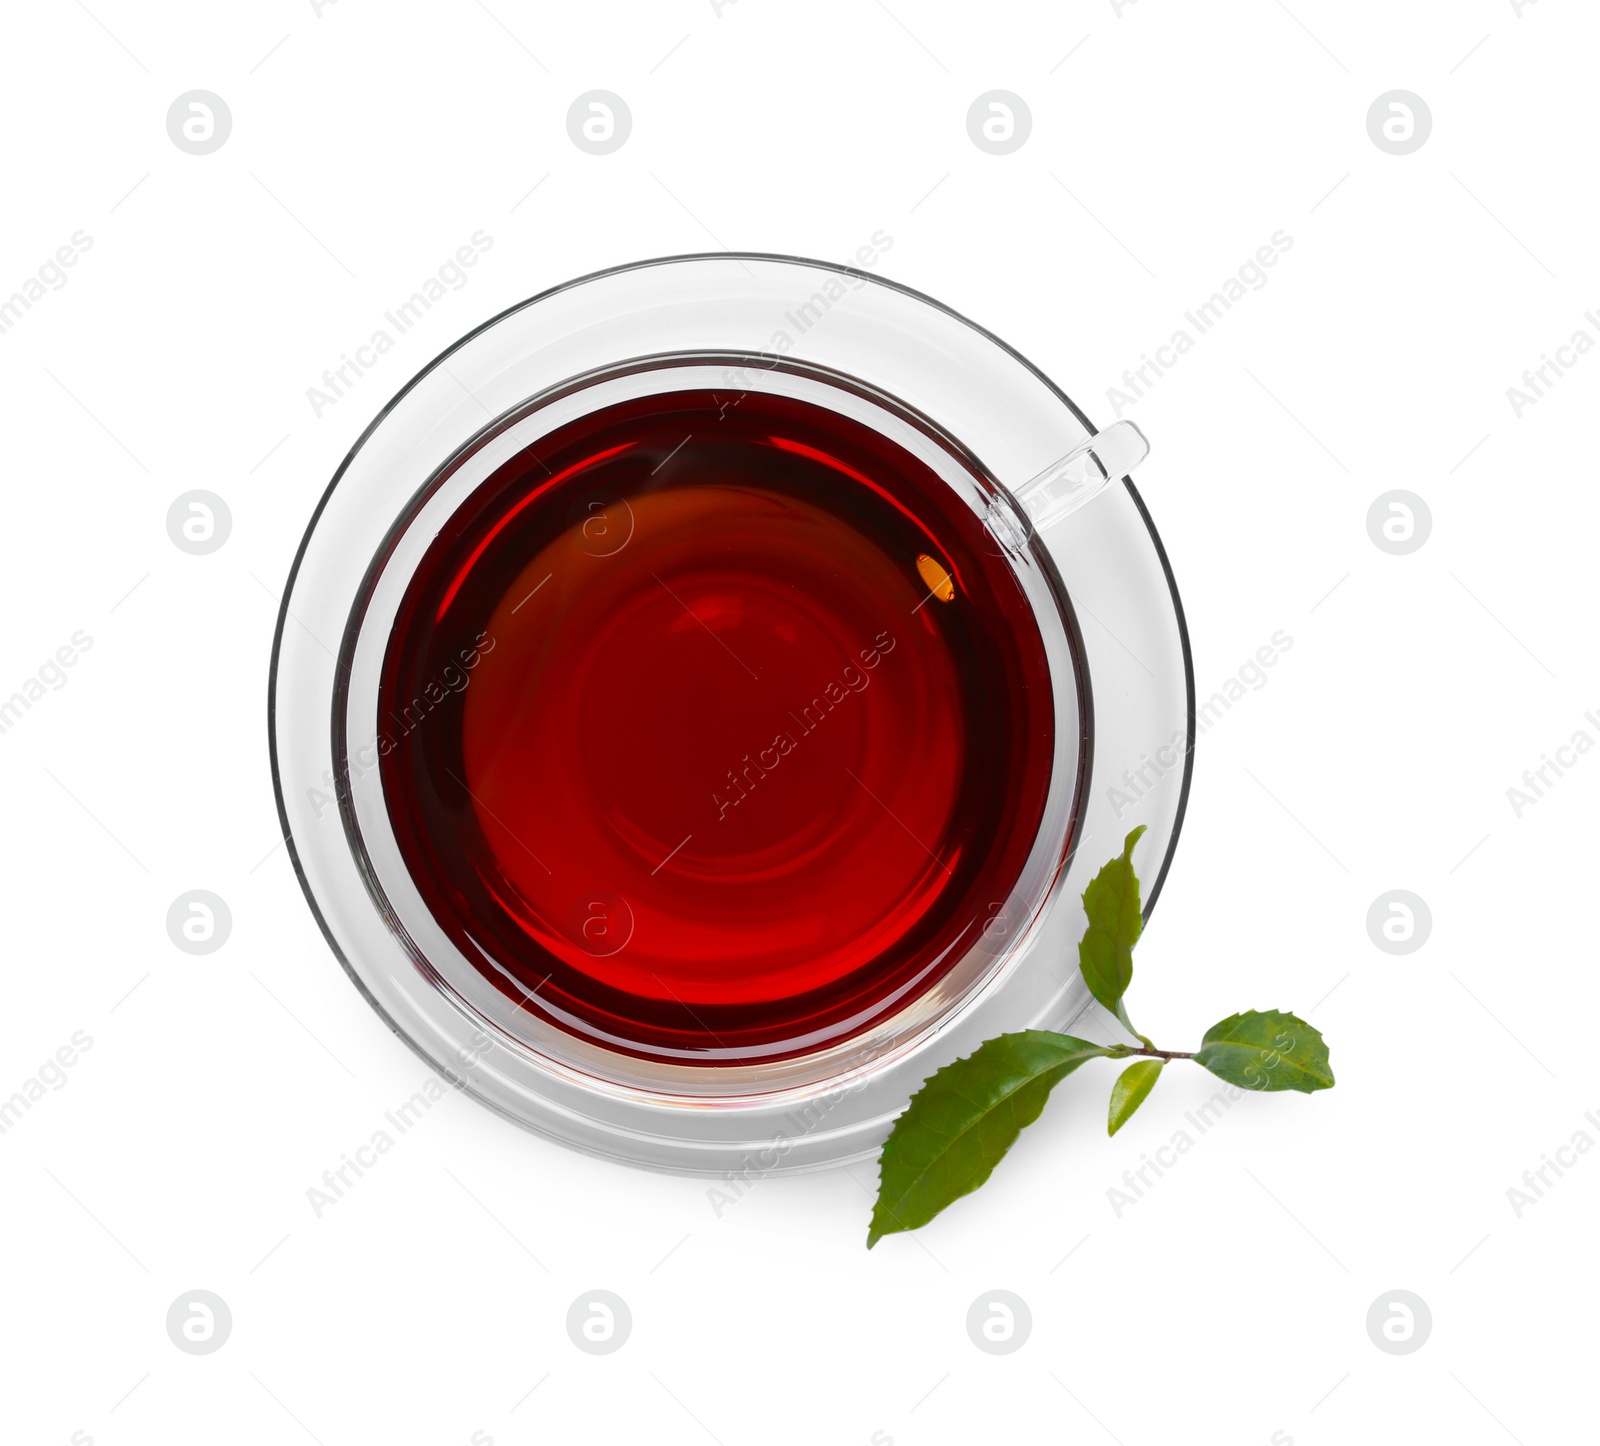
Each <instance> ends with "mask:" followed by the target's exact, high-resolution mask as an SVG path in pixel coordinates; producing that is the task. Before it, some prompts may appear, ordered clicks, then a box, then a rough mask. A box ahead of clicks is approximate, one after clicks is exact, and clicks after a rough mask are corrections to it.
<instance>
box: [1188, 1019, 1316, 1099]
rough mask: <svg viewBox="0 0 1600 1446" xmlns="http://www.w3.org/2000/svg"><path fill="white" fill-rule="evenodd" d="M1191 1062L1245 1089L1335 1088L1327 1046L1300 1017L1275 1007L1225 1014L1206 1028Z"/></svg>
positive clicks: (1303, 1092)
mask: <svg viewBox="0 0 1600 1446" xmlns="http://www.w3.org/2000/svg"><path fill="white" fill-rule="evenodd" d="M1195 1062H1196V1063H1198V1064H1203V1065H1204V1066H1205V1067H1206V1068H1207V1069H1208V1070H1210V1071H1211V1073H1212V1074H1214V1075H1216V1076H1217V1078H1218V1079H1225V1080H1227V1082H1228V1083H1229V1084H1231V1085H1238V1086H1239V1088H1240V1089H1246V1090H1299V1091H1300V1092H1301V1093H1302V1094H1310V1093H1311V1092H1312V1091H1313V1090H1326V1089H1332V1088H1333V1070H1332V1069H1331V1068H1330V1067H1329V1065H1328V1046H1327V1045H1326V1044H1325V1043H1324V1042H1323V1039H1322V1036H1321V1035H1320V1034H1318V1033H1317V1031H1316V1030H1314V1029H1313V1028H1312V1027H1311V1026H1310V1025H1309V1024H1307V1023H1306V1022H1305V1020H1303V1019H1297V1018H1296V1017H1295V1016H1294V1015H1292V1014H1284V1013H1282V1012H1281V1011H1279V1010H1276V1009H1268V1010H1256V1009H1251V1010H1247V1011H1246V1012H1245V1013H1243V1014H1233V1015H1229V1017H1228V1018H1227V1019H1224V1020H1223V1021H1222V1022H1221V1023H1220V1024H1214V1025H1212V1026H1211V1028H1210V1029H1208V1030H1207V1031H1206V1037H1205V1039H1204V1040H1202V1041H1201V1044H1200V1048H1199V1050H1197V1051H1196V1053H1195Z"/></svg>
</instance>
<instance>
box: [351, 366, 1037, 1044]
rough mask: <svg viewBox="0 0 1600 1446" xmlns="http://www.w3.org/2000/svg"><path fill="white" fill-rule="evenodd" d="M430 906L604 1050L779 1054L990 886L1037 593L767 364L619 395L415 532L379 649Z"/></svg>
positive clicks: (815, 1036) (817, 1038)
mask: <svg viewBox="0 0 1600 1446" xmlns="http://www.w3.org/2000/svg"><path fill="white" fill-rule="evenodd" d="M380 713H381V715H382V722H381V723H380V727H381V728H382V729H383V730H384V731H385V732H386V733H387V734H388V736H389V737H390V738H392V739H393V740H394V742H395V746H394V747H393V748H392V749H391V750H390V751H389V752H388V753H387V755H386V756H385V757H384V758H383V760H382V764H381V768H382V781H383V786H384V794H385V798H386V800H387V806H388V810H389V816H390V819H391V821H392V824H393V827H394V830H395V834H396V837H397V840H398V843H399V846H400V849H401V852H402V854H403V856H404V858H405V860H406V864H407V867H408V869H409V870H410V873H411V875H412V877H413V879H414V880H415V882H416V885H417V887H418V889H419V891H420V892H421V894H422V896H423V898H424V900H425V901H426V902H427V905H428V907H429V909H430V911H431V912H432V914H433V915H434V917H435V919H436V920H437V921H438V923H439V924H440V926H441V927H442V928H443V929H444V930H445V932H446V933H447V934H448V935H449V936H450V938H451V939H452V941H453V942H454V943H455V945H456V946H457V947H458V948H459V949H460V950H461V952H462V953H463V955H464V956H465V957H466V958H467V959H468V960H469V961H471V962H472V964H473V965H474V967H476V968H478V969H479V970H481V972H482V973H483V974H484V976H485V977H486V978H487V979H489V980H490V981H491V982H493V983H494V984H495V986H496V987H497V988H499V989H501V990H502V991H503V992H504V993H505V994H506V995H508V996H509V997H510V998H511V999H513V1000H515V1001H516V1002H517V1003H518V1004H520V1005H522V1006H524V1007H526V1008H527V1009H529V1010H531V1011H533V1012H534V1013H536V1014H539V1015H541V1016H543V1017H544V1018H546V1019H548V1020H550V1021H552V1022H554V1023H555V1024H557V1025H559V1026H560V1027H562V1028H563V1029H565V1030H567V1031H570V1032H572V1033H575V1034H578V1035H581V1036H584V1037H586V1038H589V1039H591V1040H593V1041H596V1042H599V1043H602V1044H604V1045H607V1046H609V1047H611V1048H613V1049H618V1050H622V1051H624V1052H627V1053H630V1054H634V1055H640V1056H645V1057H650V1058H658V1059H666V1060H672V1061H676V1062H679V1063H697V1064H706V1065H720V1064H732V1063H749V1062H752V1061H756V1060H766V1059H774V1058H782V1057H785V1056H789V1055H793V1054H796V1053H800V1052H804V1051H808V1050H812V1049H815V1048H818V1047H821V1046H824V1045H827V1044H831V1043H836V1042H838V1041H840V1040H843V1039H847V1038H849V1037H851V1036H852V1035H855V1034H859V1033H861V1032H862V1031H864V1030H867V1029H869V1028H870V1027H872V1026H873V1025H874V1024H876V1023H878V1022H880V1021H881V1020H882V1019H883V1018H884V1017H886V1016H887V1015H889V1014H891V1013H893V1012H895V1011H897V1010H898V1009H900V1008H902V1007H904V1006H905V1005H906V1004H907V1003H908V1002H909V1001H910V1000H911V999H913V998H915V997H916V996H917V995H919V994H920V993H922V992H923V991H925V990H927V989H928V988H930V987H931V986H932V985H934V984H935V983H936V982H937V981H938V980H939V979H940V978H942V977H943V975H944V974H945V973H946V972H947V971H948V970H949V969H950V968H951V967H952V966H953V965H954V964H955V963H956V962H957V961H958V960H959V959H960V958H961V957H962V956H963V955H964V954H965V953H966V952H967V950H968V949H970V948H971V947H972V946H973V945H974V944H975V943H976V942H977V940H978V938H979V936H980V934H981V932H982V930H983V928H984V925H985V922H986V920H987V919H988V917H989V916H990V915H991V914H992V913H993V912H994V911H995V909H996V908H997V907H998V906H999V905H1000V904H1001V903H1002V902H1003V901H1004V900H1005V899H1006V898H1007V897H1008V896H1009V894H1010V893H1011V891H1012V888H1013V886H1014V885H1015V883H1016V880H1017V878H1018V875H1019V874H1020V872H1021V870H1022V867H1023V864H1024V862H1025V860H1026V858H1027V856H1028V854H1029V851H1030V849H1031V847H1032V844H1033V840H1034V836H1035V834H1036V832H1037V830H1038V827H1039V822H1040V818H1041V815H1042V813H1043V809H1044V803H1045V798H1046V794H1047V793H1048V790H1049V786H1050V777H1051V759H1052V754H1053V749H1054V728H1055V723H1054V717H1053V710H1052V704H1051V680H1050V672H1049V666H1048V663H1047V660H1046V654H1045V647H1044V643H1043V640H1042V638H1041V636H1040V633H1039V629H1038V626H1037V623H1036V622H1035V620H1034V617H1033V613H1032V610H1031V609H1030V607H1029V604H1028V601H1027V599H1026V598H1025V596H1024V594H1023V592H1022V589H1021V587H1020V585H1019V583H1018V581H1017V579H1016V577H1015V575H1014V574H1013V573H1012V572H1011V570H1010V568H1009V566H1008V564H1007V563H1006V561H1005V559H1004V557H1003V556H1002V555H1001V552H1000V549H999V548H998V547H997V546H996V544H995V542H994V540H993V538H992V537H991V536H990V535H989V534H988V533H987V532H986V531H985V529H984V528H983V526H982V523H981V521H980V519H979V518H978V517H977V516H976V515H975V514H974V513H973V512H972V510H971V509H970V507H968V506H967V505H966V504H965V503H964V502H963V501H962V500H961V499H960V498H959V497H958V496H957V495H956V494H955V493H954V492H952V491H951V490H950V488H949V487H947V486H946V485H945V484H944V483H943V482H941V481H940V480H939V478H938V477H937V475H936V474H935V473H934V472H933V471H932V470H931V469H930V468H928V467H927V466H926V465H925V464H924V463H922V462H921V461H919V460H918V459H916V458H915V457H913V456H912V455H911V454H910V453H909V452H907V451H906V450H905V449H903V448H902V447H901V446H899V444H898V443H896V442H894V441H892V440H890V439H889V438H887V437H885V436H883V435H881V434H880V433H878V432H877V431H875V430H873V429H872V428H869V427H867V426H864V425H862V424H860V423H858V422H855V421H852V420H850V419H847V418H845V417H843V416H841V415H838V414H836V413H834V412H832V411H829V410H827V409H825V408H822V407H819V406H816V405H813V404H811V403H806V402H800V401H797V400H793V399H790V398H786V397H778V396H773V395H769V394H763V393H756V392H752V393H747V394H744V395H742V396H739V395H738V394H733V393H721V394H714V393H711V392H703V391H692V392H691V391H682V392H675V393H670V394H663V395H657V396H650V397H645V398H642V399H638V400H634V401H630V402H626V403H622V404H618V405H614V406H611V407H609V408H607V409H604V410H602V411H599V412H596V413H594V414H591V415H589V416H587V417H584V418H582V419H580V420H579V421H576V422H573V423H571V424H569V425H567V426H565V427H563V428H561V429H560V430H558V431H556V432H554V433H552V434H551V435H549V436H548V437H546V438H544V439H542V440H541V441H540V442H539V443H538V444H537V446H536V448H535V449H531V450H528V451H524V452H522V453H520V454H519V455H518V456H516V457H515V458H514V459H513V460H511V461H510V462H508V463H506V464H505V465H504V466H502V467H501V468H500V469H499V470H498V471H497V472H495V473H494V474H493V475H492V476H491V477H490V478H489V479H488V480H487V481H486V482H484V483H483V484H482V485H481V486H480V487H479V488H478V489H477V490H476V491H475V492H474V493H473V495H472V496H471V498H470V499H469V500H468V501H467V502H466V503H465V504H464V505H463V507H462V508H461V509H460V510H459V511H458V512H457V513H456V515H455V516H454V517H452V518H451V520H450V521H449V523H448V524H447V525H446V526H445V528H444V529H443V530H442V531H441V532H440V534H439V535H438V537H437V538H436V539H435V540H434V542H433V543H432V544H431V546H430V547H429V549H428V551H427V553H426V556H425V557H424V559H423V561H422V563H421V565H420V566H419V568H418V570H417V572H416V574H415V576H414V578H413V580H412V582H411V583H410V585H409V588H408V591H407V593H406V596H405V599H404V601H403V604H402V606H401V609H400V612H399V615H398V617H397V619H396V622H395V627H394V631H393V634H392V636H391V638H390V641H389V645H388V650H387V653H386V656H385V660H384V666H383V673H382V681H381V686H380Z"/></svg>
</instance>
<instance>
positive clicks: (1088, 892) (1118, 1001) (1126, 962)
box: [1078, 824, 1144, 1029]
mask: <svg viewBox="0 0 1600 1446" xmlns="http://www.w3.org/2000/svg"><path fill="white" fill-rule="evenodd" d="M1143 832H1144V825H1143V824H1140V825H1139V827H1138V828H1136V829H1134V831H1133V832H1132V833H1130V834H1129V835H1128V837H1127V839H1126V840H1125V841H1124V843H1123V846H1122V853H1121V855H1120V856H1119V857H1117V858H1114V859H1112V860H1111V862H1110V863H1108V864H1107V865H1106V866H1105V867H1104V868H1103V869H1101V870H1100V872H1099V873H1098V874H1096V875H1095V876H1094V878H1093V879H1091V880H1090V882H1089V887H1088V888H1087V889H1085V890H1084V891H1083V909H1084V912H1085V913H1086V914H1087V915H1088V916H1089V927H1088V928H1087V929H1086V930H1084V934H1083V938H1082V939H1081V940H1079V942H1078V967H1079V968H1080V969H1081V970H1082V971H1083V981H1084V983H1085V984H1087V985H1088V986H1089V992H1090V993H1091V994H1093V995H1094V997H1095V998H1096V999H1098V1000H1099V1001H1100V1003H1101V1004H1103V1005H1105V1007H1106V1008H1107V1009H1109V1010H1111V1011H1112V1012H1113V1013H1114V1014H1115V1015H1116V1016H1117V1018H1119V1019H1120V1020H1122V1022H1123V1023H1124V1024H1127V1023H1128V1017H1127V1015H1126V1013H1125V1012H1124V1011H1123V1009H1122V1007H1121V1006H1122V996H1123V994H1124V993H1125V992H1126V991H1127V988H1128V983H1129V981H1130V980H1131V979H1132V978H1133V946H1134V945H1135V944H1137V943H1138V942H1139V931H1140V929H1142V928H1143V927H1144V920H1143V918H1142V917H1141V916H1140V913H1139V880H1138V877H1137V876H1136V875H1135V874H1134V872H1133V846H1134V845H1135V844H1136V843H1138V842H1139V836H1140V835H1141V834H1142V833H1143ZM1129 1028H1130V1029H1131V1028H1132V1026H1131V1025H1130V1026H1129Z"/></svg>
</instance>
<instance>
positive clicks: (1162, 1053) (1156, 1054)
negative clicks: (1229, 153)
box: [1107, 1034, 1194, 1059]
mask: <svg viewBox="0 0 1600 1446" xmlns="http://www.w3.org/2000/svg"><path fill="white" fill-rule="evenodd" d="M1139 1038H1140V1039H1144V1036H1143V1035H1142V1034H1141V1035H1140V1036H1139ZM1144 1042H1145V1044H1146V1045H1147V1046H1148V1048H1146V1049H1134V1048H1133V1047H1132V1046H1131V1045H1127V1044H1119V1045H1118V1046H1117V1047H1116V1048H1115V1049H1114V1050H1112V1052H1111V1054H1110V1055H1109V1056H1107V1057H1108V1058H1110V1059H1127V1058H1128V1057H1129V1056H1130V1055H1135V1054H1140V1055H1148V1056H1149V1057H1150V1058H1151V1059H1193V1058H1194V1055H1193V1054H1192V1053H1190V1052H1187V1051H1185V1050H1181V1049H1157V1048H1156V1047H1155V1046H1154V1045H1153V1044H1151V1043H1150V1041H1149V1040H1148V1039H1145V1040H1144Z"/></svg>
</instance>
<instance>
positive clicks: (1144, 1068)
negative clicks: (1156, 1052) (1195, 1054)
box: [1106, 1059, 1166, 1135]
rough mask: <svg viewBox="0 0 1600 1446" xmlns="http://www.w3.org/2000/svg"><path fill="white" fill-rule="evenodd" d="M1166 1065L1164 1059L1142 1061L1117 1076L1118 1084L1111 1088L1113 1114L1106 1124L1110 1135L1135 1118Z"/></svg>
mask: <svg viewBox="0 0 1600 1446" xmlns="http://www.w3.org/2000/svg"><path fill="white" fill-rule="evenodd" d="M1165 1063H1166V1061H1165V1060H1162V1059H1141V1060H1139V1061H1137V1062H1136V1063H1134V1064H1130V1065H1129V1066H1128V1067H1127V1069H1125V1070H1123V1071H1122V1073H1121V1074H1119V1075H1118V1076H1117V1082H1116V1083H1115V1084H1114V1085H1112V1086H1111V1113H1110V1118H1109V1119H1108V1120H1107V1122H1106V1133H1107V1134H1108V1135H1114V1134H1116V1132H1117V1131H1118V1130H1120V1129H1121V1128H1122V1127H1123V1126H1124V1125H1125V1124H1127V1123H1128V1121H1129V1120H1130V1119H1132V1118H1133V1112H1134V1111H1135V1110H1136V1109H1138V1108H1139V1106H1140V1105H1142V1104H1143V1103H1144V1097H1145V1096H1146V1095H1147V1094H1149V1093H1150V1091H1151V1090H1153V1089H1154V1088H1155V1087H1156V1081H1157V1080H1158V1079H1160V1078H1161V1066H1162V1065H1163V1064H1165Z"/></svg>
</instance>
